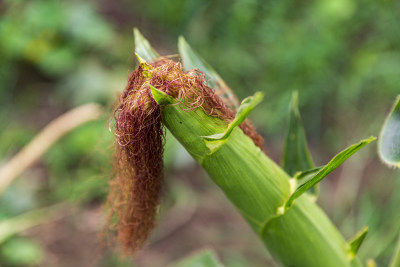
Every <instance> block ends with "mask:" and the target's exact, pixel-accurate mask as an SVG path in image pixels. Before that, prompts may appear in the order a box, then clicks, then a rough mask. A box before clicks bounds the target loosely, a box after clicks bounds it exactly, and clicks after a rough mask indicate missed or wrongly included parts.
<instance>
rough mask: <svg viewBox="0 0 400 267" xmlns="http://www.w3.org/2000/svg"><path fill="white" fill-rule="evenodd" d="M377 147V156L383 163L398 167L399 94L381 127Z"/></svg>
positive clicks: (399, 131)
mask: <svg viewBox="0 0 400 267" xmlns="http://www.w3.org/2000/svg"><path fill="white" fill-rule="evenodd" d="M378 147H379V149H378V152H379V156H380V158H381V160H382V161H383V162H384V163H386V164H387V165H389V166H391V167H397V168H400V95H398V96H397V98H396V101H395V103H394V105H393V108H392V110H391V112H390V113H389V115H388V116H387V118H386V121H385V123H384V125H383V127H382V131H381V134H380V137H379V145H378Z"/></svg>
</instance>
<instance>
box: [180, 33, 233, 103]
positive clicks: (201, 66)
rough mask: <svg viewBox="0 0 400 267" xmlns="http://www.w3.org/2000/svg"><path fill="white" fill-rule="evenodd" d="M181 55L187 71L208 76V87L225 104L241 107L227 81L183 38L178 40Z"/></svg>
mask: <svg viewBox="0 0 400 267" xmlns="http://www.w3.org/2000/svg"><path fill="white" fill-rule="evenodd" d="M178 49H179V54H180V55H181V57H182V60H183V66H184V69H185V70H190V69H198V70H200V71H202V72H204V73H205V74H206V78H207V79H209V81H208V85H209V86H210V87H211V88H212V89H213V90H214V91H215V93H216V94H217V95H218V96H219V97H221V98H222V100H223V101H224V103H225V104H226V105H227V106H229V107H232V108H234V109H237V108H238V107H239V100H238V99H237V97H236V95H235V94H234V93H233V92H232V90H231V89H230V88H229V87H228V86H227V85H226V83H225V81H224V80H223V79H222V78H221V77H220V76H219V75H218V73H217V72H216V71H215V70H214V69H213V68H212V67H211V66H210V65H208V64H207V62H205V61H204V60H203V59H202V58H201V57H200V56H198V55H197V53H196V52H194V51H193V49H192V48H191V47H190V45H189V44H188V43H187V42H186V40H185V38H183V37H182V36H180V37H179V39H178Z"/></svg>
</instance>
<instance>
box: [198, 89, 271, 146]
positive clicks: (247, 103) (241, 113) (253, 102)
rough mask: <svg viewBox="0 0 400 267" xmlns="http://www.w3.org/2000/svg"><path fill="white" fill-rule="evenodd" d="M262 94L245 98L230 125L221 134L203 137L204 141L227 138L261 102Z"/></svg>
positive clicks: (258, 93)
mask: <svg viewBox="0 0 400 267" xmlns="http://www.w3.org/2000/svg"><path fill="white" fill-rule="evenodd" d="M263 98H264V94H263V93H261V92H257V93H255V94H254V96H249V97H246V98H245V99H244V100H243V101H242V103H241V104H240V107H239V109H238V112H237V113H236V117H235V118H234V119H233V121H232V122H231V123H229V125H228V127H227V128H226V130H225V131H224V132H223V133H218V134H213V135H209V136H204V139H206V140H224V139H226V138H228V137H229V135H230V134H231V132H232V130H233V129H234V128H235V127H237V126H239V125H240V124H241V123H242V122H244V120H245V119H246V118H247V116H249V114H250V112H251V111H252V110H253V109H254V108H255V107H256V106H257V105H258V104H259V103H260V102H261V101H262V100H263Z"/></svg>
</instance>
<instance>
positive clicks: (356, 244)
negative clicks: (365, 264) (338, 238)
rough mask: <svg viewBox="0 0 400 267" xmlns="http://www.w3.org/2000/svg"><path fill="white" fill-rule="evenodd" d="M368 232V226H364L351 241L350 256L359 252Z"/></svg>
mask: <svg viewBox="0 0 400 267" xmlns="http://www.w3.org/2000/svg"><path fill="white" fill-rule="evenodd" d="M367 234H368V227H367V226H364V227H363V228H362V229H361V230H360V231H359V232H358V233H357V234H355V236H354V237H353V238H352V239H351V240H350V241H349V245H350V256H351V257H354V256H355V255H356V254H357V251H358V249H359V248H360V246H361V244H362V243H363V241H364V239H365V237H366V236H367Z"/></svg>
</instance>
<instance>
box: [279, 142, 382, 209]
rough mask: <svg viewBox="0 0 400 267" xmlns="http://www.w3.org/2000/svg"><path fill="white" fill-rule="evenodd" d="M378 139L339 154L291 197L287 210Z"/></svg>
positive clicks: (287, 203)
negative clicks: (300, 197)
mask: <svg viewBox="0 0 400 267" xmlns="http://www.w3.org/2000/svg"><path fill="white" fill-rule="evenodd" d="M375 139H376V137H373V136H371V137H370V138H368V139H364V140H361V141H360V142H359V143H357V144H354V145H352V146H350V147H348V148H346V149H345V150H343V151H342V152H340V153H339V154H337V155H336V156H335V157H334V158H333V159H332V160H331V161H329V163H328V164H326V165H325V166H324V168H322V169H321V170H320V171H319V172H317V173H316V174H315V175H314V176H313V177H312V178H311V179H309V180H308V181H307V182H306V183H304V184H301V185H300V186H299V187H298V188H297V189H296V191H295V192H294V193H293V194H292V195H291V196H290V197H289V199H288V200H287V201H286V203H285V206H284V207H285V210H286V209H288V208H289V207H290V206H291V205H292V204H293V201H294V200H295V199H296V198H298V197H299V196H301V195H302V194H303V193H304V192H306V191H307V190H308V189H310V188H311V187H312V186H314V185H315V184H317V183H319V182H320V181H322V180H323V179H324V178H325V177H327V176H328V174H330V173H331V172H333V171H334V170H335V169H336V168H337V167H339V166H340V165H341V164H342V163H343V162H345V161H346V160H347V159H348V158H349V157H351V156H352V155H354V153H356V152H357V151H358V150H360V149H361V148H363V147H364V146H365V145H367V144H369V143H370V142H372V141H374V140H375Z"/></svg>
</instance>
